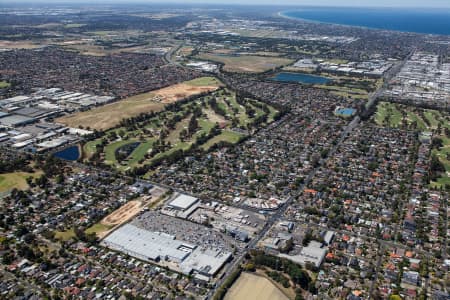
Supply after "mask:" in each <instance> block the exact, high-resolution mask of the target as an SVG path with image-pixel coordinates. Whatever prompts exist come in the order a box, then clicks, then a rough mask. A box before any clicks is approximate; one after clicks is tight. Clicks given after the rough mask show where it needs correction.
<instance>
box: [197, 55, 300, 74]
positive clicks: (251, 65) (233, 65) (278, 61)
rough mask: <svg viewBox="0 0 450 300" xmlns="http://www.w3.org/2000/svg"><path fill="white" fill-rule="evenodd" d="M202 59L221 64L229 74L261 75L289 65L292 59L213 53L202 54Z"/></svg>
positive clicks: (199, 56) (200, 56)
mask: <svg viewBox="0 0 450 300" xmlns="http://www.w3.org/2000/svg"><path fill="white" fill-rule="evenodd" d="M197 57H198V58H200V59H205V60H210V61H216V62H221V63H223V64H224V67H223V69H224V70H225V71H228V72H244V73H260V72H265V71H268V70H270V69H274V68H277V67H280V66H284V65H289V64H291V63H292V62H293V60H291V59H287V58H282V57H264V56H256V55H241V56H230V55H217V54H212V53H200V54H199V55H198V56H197Z"/></svg>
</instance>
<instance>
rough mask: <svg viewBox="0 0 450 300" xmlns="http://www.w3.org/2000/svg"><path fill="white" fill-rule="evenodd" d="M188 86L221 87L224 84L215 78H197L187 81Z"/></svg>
mask: <svg viewBox="0 0 450 300" xmlns="http://www.w3.org/2000/svg"><path fill="white" fill-rule="evenodd" d="M185 83H186V84H188V85H192V86H209V85H211V86H220V85H222V82H220V80H219V79H217V78H215V77H200V78H196V79H193V80H190V81H186V82H185Z"/></svg>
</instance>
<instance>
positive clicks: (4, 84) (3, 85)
mask: <svg viewBox="0 0 450 300" xmlns="http://www.w3.org/2000/svg"><path fill="white" fill-rule="evenodd" d="M10 86H11V84H10V83H9V82H6V81H0V89H4V88H7V87H10Z"/></svg>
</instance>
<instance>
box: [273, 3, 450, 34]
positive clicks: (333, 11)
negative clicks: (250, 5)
mask: <svg viewBox="0 0 450 300" xmlns="http://www.w3.org/2000/svg"><path fill="white" fill-rule="evenodd" d="M281 15H283V16H285V17H289V18H295V19H303V20H310V21H317V22H323V23H333V24H341V25H350V26H361V27H368V28H374V29H385V30H395V31H405V32H417V33H431V34H442V35H450V9H399V8H348V7H347V8H342V7H339V8H338V7H320V8H319V7H311V8H309V7H308V8H303V9H296V10H290V11H285V12H282V13H281Z"/></svg>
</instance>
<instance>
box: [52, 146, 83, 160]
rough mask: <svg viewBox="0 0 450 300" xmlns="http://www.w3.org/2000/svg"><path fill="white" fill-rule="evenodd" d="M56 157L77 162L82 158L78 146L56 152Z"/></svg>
mask: <svg viewBox="0 0 450 300" xmlns="http://www.w3.org/2000/svg"><path fill="white" fill-rule="evenodd" d="M54 156H55V157H57V158H61V159H65V160H70V161H75V160H77V159H78V158H79V157H80V150H79V149H78V146H72V147H69V148H66V149H64V150H61V151H58V152H56V153H55V154H54Z"/></svg>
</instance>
